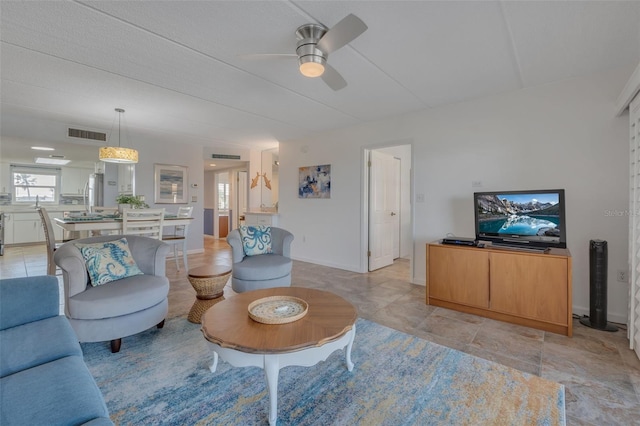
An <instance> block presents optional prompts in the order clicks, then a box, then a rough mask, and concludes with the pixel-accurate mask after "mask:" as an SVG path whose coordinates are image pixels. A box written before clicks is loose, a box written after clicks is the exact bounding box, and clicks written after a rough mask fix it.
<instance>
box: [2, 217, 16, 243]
mask: <svg viewBox="0 0 640 426" xmlns="http://www.w3.org/2000/svg"><path fill="white" fill-rule="evenodd" d="M13 217H14V216H13V215H12V214H11V213H5V214H4V243H5V244H13Z"/></svg>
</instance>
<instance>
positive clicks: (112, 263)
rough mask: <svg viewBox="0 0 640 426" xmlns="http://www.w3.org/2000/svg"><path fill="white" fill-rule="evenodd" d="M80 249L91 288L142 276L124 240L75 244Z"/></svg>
mask: <svg viewBox="0 0 640 426" xmlns="http://www.w3.org/2000/svg"><path fill="white" fill-rule="evenodd" d="M75 246H76V247H78V248H79V249H80V253H82V257H83V258H84V262H85V264H86V265H87V272H89V278H90V279H91V285H92V286H94V287H95V286H99V285H102V284H106V283H110V282H111V281H117V280H121V279H123V278H127V277H132V276H134V275H143V273H142V271H141V270H140V268H138V265H136V261H135V260H134V259H133V256H132V255H131V250H129V243H128V242H127V239H126V238H121V239H119V240H114V241H105V242H102V243H93V244H75Z"/></svg>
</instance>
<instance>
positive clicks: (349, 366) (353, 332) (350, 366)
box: [345, 324, 356, 371]
mask: <svg viewBox="0 0 640 426" xmlns="http://www.w3.org/2000/svg"><path fill="white" fill-rule="evenodd" d="M355 337H356V325H355V324H353V328H352V329H351V337H350V338H349V343H347V350H346V351H345V357H346V361H347V370H349V371H353V362H351V348H352V347H353V339H355Z"/></svg>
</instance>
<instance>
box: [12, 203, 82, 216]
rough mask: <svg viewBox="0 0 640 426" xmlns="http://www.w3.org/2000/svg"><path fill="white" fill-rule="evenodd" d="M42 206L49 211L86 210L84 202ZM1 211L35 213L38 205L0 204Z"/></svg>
mask: <svg viewBox="0 0 640 426" xmlns="http://www.w3.org/2000/svg"><path fill="white" fill-rule="evenodd" d="M40 207H44V208H45V209H46V210H47V212H70V211H74V212H75V211H85V206H84V204H41V205H40ZM0 212H1V213H12V214H13V213H34V212H36V207H35V206H34V205H31V206H29V205H26V206H17V205H11V206H0Z"/></svg>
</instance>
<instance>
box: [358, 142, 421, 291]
mask: <svg viewBox="0 0 640 426" xmlns="http://www.w3.org/2000/svg"><path fill="white" fill-rule="evenodd" d="M364 161H365V166H366V173H365V177H364V178H365V191H364V192H365V194H364V197H363V199H364V201H363V212H364V214H363V223H364V224H365V226H363V228H364V229H363V231H364V232H363V236H364V240H365V244H364V247H366V248H367V253H366V259H365V262H364V268H363V269H364V270H366V271H374V270H377V269H380V268H384V267H388V266H391V265H394V269H398V268H404V267H406V268H407V269H408V271H407V275H408V276H409V277H410V280H411V282H413V281H414V272H413V253H414V247H413V245H414V244H413V205H412V203H411V200H412V191H413V185H412V180H413V178H412V177H413V173H412V164H413V157H412V146H411V144H410V143H398V144H388V145H386V146H382V147H379V146H377V147H370V148H366V149H365V150H364Z"/></svg>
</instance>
